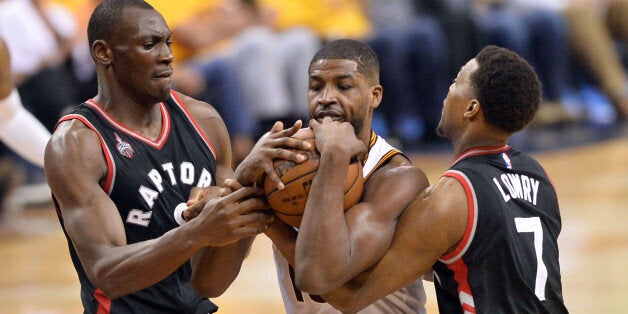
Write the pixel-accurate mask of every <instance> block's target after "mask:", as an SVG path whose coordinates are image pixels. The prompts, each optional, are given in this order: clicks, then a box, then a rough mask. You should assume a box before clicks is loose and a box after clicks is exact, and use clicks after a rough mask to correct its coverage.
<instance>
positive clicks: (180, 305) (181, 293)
mask: <svg viewBox="0 0 628 314" xmlns="http://www.w3.org/2000/svg"><path fill="white" fill-rule="evenodd" d="M160 107H161V115H162V130H161V133H160V134H159V136H158V138H157V139H155V140H152V139H150V138H147V137H145V136H143V135H141V134H138V133H136V132H134V131H133V130H130V129H128V128H127V127H125V126H124V125H122V124H121V123H120V122H118V121H117V120H116V119H115V118H113V117H112V116H110V115H109V114H108V113H107V112H105V111H104V110H103V109H102V107H101V106H100V105H99V104H98V103H96V102H95V101H93V100H88V101H87V102H85V103H83V104H81V105H80V106H78V107H77V108H76V109H75V110H74V111H73V112H72V113H70V114H68V115H66V116H65V117H63V118H62V119H61V121H65V120H73V119H77V120H80V121H81V122H82V123H83V124H85V125H86V126H87V127H89V128H90V129H92V130H93V131H94V132H96V133H97V134H98V136H99V137H100V140H101V146H102V150H103V154H104V156H105V159H106V161H107V166H108V173H107V177H106V180H105V181H104V182H103V184H102V187H103V190H104V191H105V192H106V193H107V194H109V196H110V198H111V200H112V201H113V202H114V203H115V204H116V206H117V208H118V211H119V213H120V217H121V218H122V220H123V222H124V228H125V231H126V238H127V243H128V244H132V243H136V242H141V241H145V240H149V239H154V238H157V237H159V236H161V235H162V234H164V233H165V232H167V231H169V230H171V229H173V228H176V227H178V226H179V224H178V223H177V219H176V218H175V217H174V212H175V208H177V206H183V207H185V202H186V201H187V199H188V197H189V194H190V190H191V189H192V187H205V186H209V185H215V175H216V159H215V153H214V151H213V147H212V145H211V143H210V142H209V140H208V139H207V138H206V136H205V135H204V133H203V132H202V131H201V129H200V128H199V126H198V125H197V124H196V122H195V121H194V119H193V118H192V117H191V115H190V113H189V112H188V110H187V108H186V107H185V104H184V103H183V102H182V101H181V99H180V98H179V96H178V94H177V93H176V92H171V95H170V97H169V98H168V100H167V101H166V102H165V103H162V104H160ZM59 217H60V220H61V226H62V227H63V217H62V216H61V215H59ZM179 221H180V219H179ZM64 231H65V230H64ZM66 237H67V234H66ZM68 244H69V247H70V255H71V257H72V262H73V263H74V267H75V268H76V271H77V273H78V276H79V280H80V282H81V299H82V301H83V306H84V308H85V312H86V313H96V312H98V313H109V312H111V313H197V312H199V313H208V312H213V311H215V310H216V306H215V305H214V304H212V303H211V302H210V301H209V300H207V299H205V298H203V297H202V296H200V295H199V294H198V293H197V292H196V291H194V290H193V289H192V287H191V285H190V276H191V265H190V263H189V262H187V263H185V264H183V265H182V266H181V267H179V268H178V269H177V270H176V271H175V272H173V273H172V274H170V275H169V276H168V277H166V278H165V279H163V280H162V281H160V282H158V283H156V284H155V285H153V286H151V287H148V288H146V289H144V290H141V291H138V292H135V293H133V294H130V295H127V296H124V297H121V298H117V299H115V300H111V299H109V298H108V297H107V296H105V294H104V293H103V292H102V291H101V290H100V289H98V287H94V285H93V284H92V283H91V282H90V280H89V279H88V278H87V276H86V274H85V271H84V269H83V267H82V265H81V263H80V260H79V259H78V256H77V255H76V252H75V250H74V247H73V245H72V242H71V241H70V240H69V238H68ZM143 271H147V272H150V271H151V265H144V270H143Z"/></svg>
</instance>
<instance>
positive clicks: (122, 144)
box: [113, 133, 135, 159]
mask: <svg viewBox="0 0 628 314" xmlns="http://www.w3.org/2000/svg"><path fill="white" fill-rule="evenodd" d="M113 135H115V136H116V148H117V149H118V152H119V153H120V155H122V156H124V157H126V158H129V159H131V158H133V153H134V152H135V151H134V150H133V147H131V144H129V142H126V141H124V140H122V138H120V136H119V135H118V133H113Z"/></svg>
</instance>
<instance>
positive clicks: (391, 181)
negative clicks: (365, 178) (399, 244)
mask: <svg viewBox="0 0 628 314" xmlns="http://www.w3.org/2000/svg"><path fill="white" fill-rule="evenodd" d="M426 187H427V178H425V175H424V174H423V172H422V171H420V170H419V169H418V168H416V167H412V166H404V167H395V168H392V169H389V170H387V171H386V172H385V173H381V174H378V176H374V177H371V178H370V179H369V182H368V183H367V184H366V185H365V190H364V192H363V193H364V194H363V197H362V202H361V203H358V205H356V206H354V207H353V208H351V209H349V211H348V212H347V215H346V217H347V223H348V224H349V228H350V230H351V234H352V241H354V242H355V247H356V248H359V249H356V250H354V252H356V253H359V252H361V256H357V257H356V258H358V259H360V260H363V261H364V262H365V264H367V265H365V266H369V265H370V264H372V263H374V262H375V261H376V260H379V259H380V258H381V256H382V255H383V254H384V252H385V250H386V249H387V248H388V247H389V245H390V243H391V240H392V238H393V234H394V232H395V228H396V225H397V220H398V218H399V216H400V215H401V213H402V212H403V210H404V208H406V206H407V205H408V204H409V203H410V202H411V201H412V200H413V199H414V198H415V197H416V196H417V195H418V194H419V193H420V192H421V191H422V190H424V189H425V188H426Z"/></svg>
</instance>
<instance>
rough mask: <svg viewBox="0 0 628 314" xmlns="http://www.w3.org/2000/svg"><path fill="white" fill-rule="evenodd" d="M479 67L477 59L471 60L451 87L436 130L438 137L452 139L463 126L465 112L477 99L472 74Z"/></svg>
mask: <svg viewBox="0 0 628 314" xmlns="http://www.w3.org/2000/svg"><path fill="white" fill-rule="evenodd" d="M477 67H478V64H477V62H476V61H475V59H471V60H470V61H469V62H467V64H465V65H464V66H463V67H462V68H461V69H460V72H458V75H457V76H456V78H455V79H454V81H453V82H452V83H451V85H450V86H449V92H448V93H447V97H446V98H445V100H444V101H443V110H442V113H441V118H440V122H439V123H438V127H437V128H436V133H438V135H440V136H443V137H447V138H450V139H451V136H452V135H453V133H454V132H455V131H456V130H457V129H458V128H459V127H460V126H461V122H462V118H463V112H464V110H465V109H466V108H467V105H468V104H469V103H470V102H471V101H472V100H473V99H474V97H475V96H474V94H473V87H472V85H471V74H473V72H475V70H476V69H477Z"/></svg>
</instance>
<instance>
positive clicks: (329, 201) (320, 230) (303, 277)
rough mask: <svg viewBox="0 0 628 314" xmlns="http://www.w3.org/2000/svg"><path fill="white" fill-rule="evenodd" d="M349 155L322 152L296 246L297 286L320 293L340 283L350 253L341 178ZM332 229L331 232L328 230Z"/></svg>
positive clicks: (343, 179)
mask: <svg viewBox="0 0 628 314" xmlns="http://www.w3.org/2000/svg"><path fill="white" fill-rule="evenodd" d="M349 159H350V156H341V155H340V154H335V155H332V154H325V153H323V154H322V156H321V160H320V166H319V169H318V172H317V175H316V177H315V178H314V180H313V182H312V187H311V189H310V194H309V196H308V201H307V205H306V209H305V213H304V216H303V220H302V224H301V229H300V231H299V237H298V238H297V245H296V260H297V261H299V262H298V263H297V264H296V265H295V266H296V267H295V273H296V281H297V285H298V286H299V287H300V288H301V289H303V290H304V291H307V292H309V293H314V294H321V293H324V292H327V291H328V290H330V289H332V288H334V287H335V286H337V285H339V284H341V283H342V282H336V281H338V279H339V278H340V277H343V276H342V275H344V274H342V272H343V270H345V269H346V268H347V267H346V266H347V265H346V263H347V262H348V261H349V258H348V256H350V252H351V237H350V234H349V228H348V226H347V223H346V220H345V216H344V210H343V198H344V197H343V196H344V181H345V177H346V173H347V168H348V165H349ZM330 230H333V232H330Z"/></svg>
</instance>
